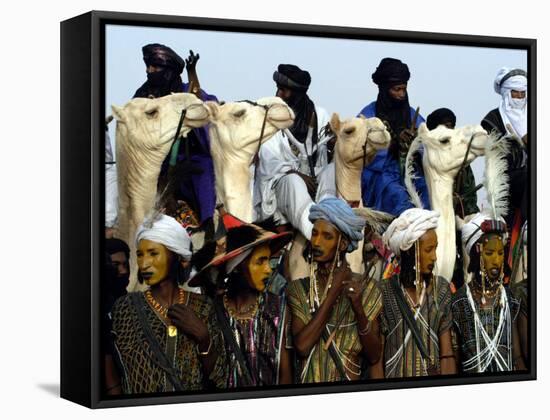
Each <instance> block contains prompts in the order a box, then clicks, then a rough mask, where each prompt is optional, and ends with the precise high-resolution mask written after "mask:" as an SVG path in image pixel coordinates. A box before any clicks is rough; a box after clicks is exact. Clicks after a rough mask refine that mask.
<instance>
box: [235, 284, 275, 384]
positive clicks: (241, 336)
mask: <svg viewBox="0 0 550 420" xmlns="http://www.w3.org/2000/svg"><path fill="white" fill-rule="evenodd" d="M261 299H262V300H261V302H260V305H259V308H258V310H257V311H256V316H255V317H254V318H252V319H249V320H246V321H236V320H235V319H234V318H231V317H229V315H228V314H227V310H226V315H227V316H228V319H229V323H230V326H231V328H232V330H233V333H234V335H235V340H236V341H237V344H238V345H239V347H240V348H241V351H242V353H243V356H244V358H245V361H246V364H247V367H248V371H249V372H250V374H251V376H252V380H253V385H255V386H261V385H275V384H277V383H278V373H279V357H280V351H279V349H280V346H281V344H282V343H281V335H282V332H283V328H282V327H281V325H282V322H283V310H284V304H283V300H282V298H281V297H279V296H277V295H274V294H272V293H269V292H266V293H264V294H263V296H262V298H261ZM226 346H227V354H228V358H229V378H228V384H227V386H228V388H235V387H239V386H242V385H243V380H242V375H241V374H240V369H239V366H238V363H237V359H236V357H235V354H234V352H233V351H232V348H231V346H230V345H229V343H226Z"/></svg>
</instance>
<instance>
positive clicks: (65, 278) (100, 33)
mask: <svg viewBox="0 0 550 420" xmlns="http://www.w3.org/2000/svg"><path fill="white" fill-rule="evenodd" d="M107 24H120V25H139V26H151V27H163V28H186V29H202V30H211V31H222V30H223V31H234V32H242V33H252V34H254V33H256V34H286V35H296V36H310V37H330V38H340V39H369V40H380V41H399V42H410V43H428V44H434V45H437V44H440V45H457V46H483V47H491V48H507V49H523V50H526V51H527V61H528V66H527V71H528V78H529V87H528V95H529V98H530V99H529V103H528V107H529V108H528V113H529V139H530V140H529V145H528V147H529V156H530V162H529V164H530V167H529V183H528V185H527V188H528V193H529V197H530V204H531V205H530V210H529V211H530V214H529V220H530V222H529V224H530V225H531V227H532V229H531V232H530V233H529V239H528V240H529V244H528V250H529V251H528V252H529V255H530V261H529V267H528V271H529V289H528V290H529V312H530V313H529V316H530V318H529V321H530V322H529V326H530V328H529V348H530V352H531V353H530V358H529V361H528V362H529V363H528V370H527V372H521V373H519V372H511V373H506V374H482V375H468V376H448V377H440V378H427V379H423V378H418V379H413V378H410V379H399V380H391V379H385V380H381V381H372V380H371V381H368V382H361V381H358V382H352V383H346V384H341V383H340V384H318V385H292V386H277V387H272V388H265V389H258V390H243V391H219V392H215V393H206V392H200V393H187V394H185V395H175V394H174V395H166V394H162V395H154V396H153V395H152V396H145V397H143V396H139V397H135V396H128V397H117V398H106V397H105V396H102V394H101V391H100V369H99V366H100V360H99V359H100V358H99V354H100V348H99V343H100V327H99V323H100V319H99V282H100V276H101V271H102V270H101V267H102V258H101V256H102V255H103V253H102V247H103V240H102V232H103V226H104V202H105V197H104V172H103V170H102V168H103V167H104V163H105V157H104V121H105V115H106V113H105V104H104V94H105V93H104V92H105V70H104V68H105V66H104V59H105V25H107ZM536 47H537V43H536V40H535V39H518V38H502V37H498V38H497V37H487V36H473V35H457V34H440V33H421V32H409V31H393V30H392V31H389V30H380V29H364V28H349V27H332V26H317V25H304V24H289V23H276V22H254V21H239V20H223V19H210V18H198V17H181V16H167V15H149V14H134V13H118V12H116V13H115V12H105V11H92V12H89V13H86V14H83V15H80V16H78V17H74V18H72V19H69V20H66V21H64V22H62V23H61V151H60V153H61V397H62V398H65V399H68V400H70V401H74V402H76V403H79V404H82V405H85V406H87V407H90V408H107V407H119V406H134V405H150V404H167V403H180V402H193V401H213V400H228V399H243V398H261V397H273V396H291V395H304V394H321V393H334V392H356V391H366V390H384V389H397V388H416V387H432V386H445V385H460V384H480V383H489V382H507V381H524V380H534V379H536V377H537V364H536V360H537V355H536V349H537V346H536V310H537V308H536V291H537V286H536V279H537V276H536V239H537V235H536V223H537V219H536V216H537V215H536V176H535V174H536V166H537V164H536V156H537V150H536V149H537V146H536V144H537V135H536V128H537V127H536V86H537V83H536V81H537V74H536V63H537V61H536V60H537V49H536Z"/></svg>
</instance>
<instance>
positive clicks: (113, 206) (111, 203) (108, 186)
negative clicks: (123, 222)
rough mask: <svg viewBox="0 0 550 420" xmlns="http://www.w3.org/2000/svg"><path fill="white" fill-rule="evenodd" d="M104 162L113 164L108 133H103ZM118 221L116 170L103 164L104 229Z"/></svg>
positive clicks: (114, 166) (109, 165)
mask: <svg viewBox="0 0 550 420" xmlns="http://www.w3.org/2000/svg"><path fill="white" fill-rule="evenodd" d="M105 162H114V157H113V150H112V148H111V139H110V137H109V132H108V131H106V132H105ZM117 219H118V185H117V170H116V165H115V164H114V163H105V227H108V228H112V227H114V226H115V225H116V222H117Z"/></svg>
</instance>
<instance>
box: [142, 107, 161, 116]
mask: <svg viewBox="0 0 550 420" xmlns="http://www.w3.org/2000/svg"><path fill="white" fill-rule="evenodd" d="M158 113H159V110H158V108H151V109H147V110H146V111H145V115H147V117H148V118H155V117H156V116H157V115H158Z"/></svg>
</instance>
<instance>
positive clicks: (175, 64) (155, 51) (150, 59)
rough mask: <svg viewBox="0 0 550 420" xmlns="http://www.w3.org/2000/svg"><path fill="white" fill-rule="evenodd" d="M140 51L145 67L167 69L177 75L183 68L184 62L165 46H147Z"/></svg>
mask: <svg viewBox="0 0 550 420" xmlns="http://www.w3.org/2000/svg"><path fill="white" fill-rule="evenodd" d="M141 50H142V51H143V61H145V65H147V66H149V65H153V66H160V67H168V68H170V69H173V70H175V71H176V72H177V74H181V72H182V71H183V69H184V68H185V61H183V59H182V58H181V57H180V56H179V55H177V54H176V53H175V52H174V50H173V49H172V48H170V47H167V46H166V45H162V44H148V45H146V46H144V47H143V48H142V49H141Z"/></svg>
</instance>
